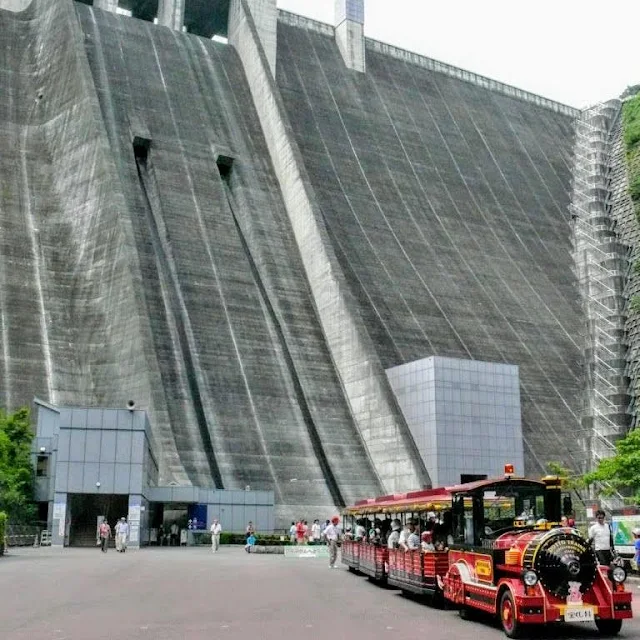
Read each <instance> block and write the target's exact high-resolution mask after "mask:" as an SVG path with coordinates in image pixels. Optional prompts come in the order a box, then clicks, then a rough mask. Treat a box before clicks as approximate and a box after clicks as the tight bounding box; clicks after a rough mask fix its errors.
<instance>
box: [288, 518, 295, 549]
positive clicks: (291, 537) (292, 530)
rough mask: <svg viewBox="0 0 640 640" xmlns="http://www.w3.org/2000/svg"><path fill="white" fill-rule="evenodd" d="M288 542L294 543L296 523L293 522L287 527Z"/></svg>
mask: <svg viewBox="0 0 640 640" xmlns="http://www.w3.org/2000/svg"><path fill="white" fill-rule="evenodd" d="M289 542H290V543H291V544H295V543H296V523H295V522H292V523H291V526H290V527H289Z"/></svg>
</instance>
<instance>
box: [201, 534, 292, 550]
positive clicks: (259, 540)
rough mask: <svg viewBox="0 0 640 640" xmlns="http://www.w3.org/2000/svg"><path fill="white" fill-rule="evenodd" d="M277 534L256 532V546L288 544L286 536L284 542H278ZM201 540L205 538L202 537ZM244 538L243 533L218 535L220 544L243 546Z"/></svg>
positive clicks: (278, 536)
mask: <svg viewBox="0 0 640 640" xmlns="http://www.w3.org/2000/svg"><path fill="white" fill-rule="evenodd" d="M280 537H281V536H280V535H279V534H261V533H260V532H258V533H257V534H256V544H259V545H266V546H274V547H279V546H282V545H286V544H289V538H288V537H287V536H282V537H284V540H280ZM203 538H205V536H204V535H203ZM206 539H208V542H209V544H210V543H211V538H210V537H209V536H206ZM245 542H246V536H245V535H244V533H221V534H220V544H245Z"/></svg>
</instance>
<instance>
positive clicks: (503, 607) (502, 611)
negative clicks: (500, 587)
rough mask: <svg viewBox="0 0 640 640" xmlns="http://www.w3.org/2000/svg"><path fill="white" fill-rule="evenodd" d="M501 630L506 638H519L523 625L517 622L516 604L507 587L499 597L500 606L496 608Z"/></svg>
mask: <svg viewBox="0 0 640 640" xmlns="http://www.w3.org/2000/svg"><path fill="white" fill-rule="evenodd" d="M498 613H499V615H500V622H501V624H502V630H503V631H504V633H505V635H506V636H507V638H519V637H520V636H521V635H522V631H523V625H522V624H521V623H520V622H518V618H517V615H516V605H515V602H514V601H513V596H512V595H511V591H509V590H508V589H507V591H505V592H504V593H503V594H502V598H500V608H499V609H498Z"/></svg>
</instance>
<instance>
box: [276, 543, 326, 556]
mask: <svg viewBox="0 0 640 640" xmlns="http://www.w3.org/2000/svg"><path fill="white" fill-rule="evenodd" d="M284 557H285V558H328V557H329V547H325V546H319V545H318V546H305V545H300V546H298V547H285V548H284Z"/></svg>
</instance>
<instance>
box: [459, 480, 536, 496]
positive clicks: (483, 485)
mask: <svg viewBox="0 0 640 640" xmlns="http://www.w3.org/2000/svg"><path fill="white" fill-rule="evenodd" d="M506 484H519V485H531V486H537V487H542V488H544V487H545V483H544V482H542V480H532V479H531V478H514V477H509V478H488V479H487V480H476V481H475V482H467V483H465V484H457V485H454V486H452V487H447V490H448V491H449V492H450V493H451V494H454V493H472V492H474V491H478V489H488V488H489V487H496V486H499V485H506Z"/></svg>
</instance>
